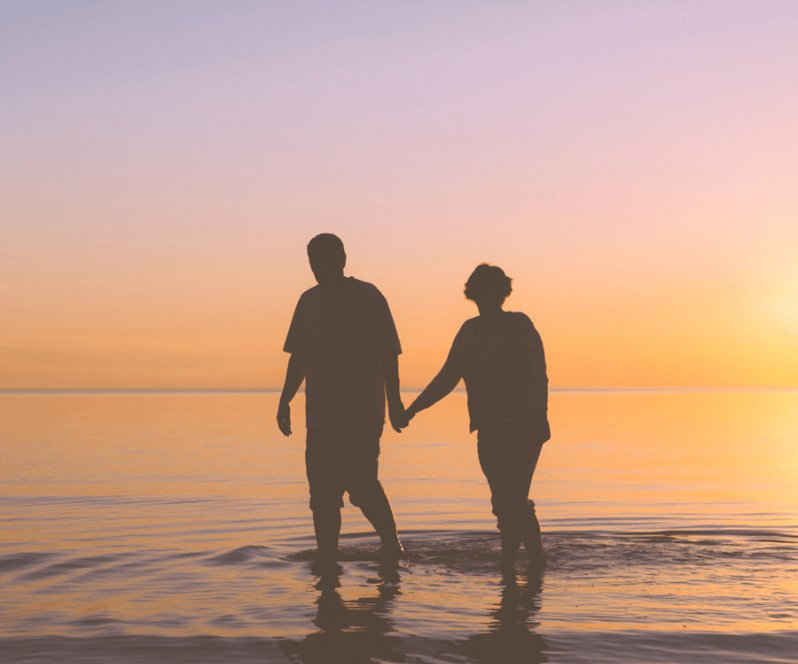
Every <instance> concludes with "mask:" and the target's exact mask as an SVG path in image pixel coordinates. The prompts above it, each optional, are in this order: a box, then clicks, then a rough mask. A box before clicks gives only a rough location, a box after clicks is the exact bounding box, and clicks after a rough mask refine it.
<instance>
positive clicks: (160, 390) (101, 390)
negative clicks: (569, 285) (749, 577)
mask: <svg viewBox="0 0 798 664" xmlns="http://www.w3.org/2000/svg"><path fill="white" fill-rule="evenodd" d="M423 389H424V388H420V387H403V388H401V391H402V392H421V391H422V390H423ZM796 390H798V385H794V386H785V385H736V386H735V385H729V386H717V385H715V386H689V385H679V386H673V385H672V386H650V385H649V386H639V387H631V386H625V387H609V386H591V387H584V386H580V387H550V388H549V392H561V393H568V392H571V393H573V392H750V391H770V392H790V391H796ZM453 391H454V392H465V391H466V388H465V387H458V388H456V389H455V390H453ZM280 392H282V388H279V387H19V388H15V387H10V388H0V395H3V394H8V395H12V394H43V395H44V394H279V393H280ZM304 392H305V390H304V389H300V390H299V391H298V393H303V394H304Z"/></svg>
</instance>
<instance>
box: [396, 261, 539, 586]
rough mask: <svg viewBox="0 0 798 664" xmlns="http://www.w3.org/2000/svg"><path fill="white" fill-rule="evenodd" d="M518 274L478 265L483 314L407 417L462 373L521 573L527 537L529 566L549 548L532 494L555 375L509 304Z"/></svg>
mask: <svg viewBox="0 0 798 664" xmlns="http://www.w3.org/2000/svg"><path fill="white" fill-rule="evenodd" d="M511 292H512V279H510V278H509V277H508V276H507V275H506V274H505V273H504V271H503V270H502V269H501V268H499V267H496V266H494V265H488V264H486V263H483V264H482V265H479V266H478V267H477V268H476V269H475V270H474V272H473V273H472V274H471V276H470V277H469V278H468V281H467V282H466V285H465V296H466V298H467V299H469V300H471V301H472V302H474V304H476V305H477V308H478V309H479V316H477V317H476V318H471V319H469V320H467V321H466V322H465V323H463V326H462V327H461V328H460V331H459V332H458V333H457V336H456V337H455V339H454V342H453V343H452V348H451V350H450V351H449V356H448V358H447V359H446V363H445V364H444V365H443V368H442V369H441V370H440V372H439V373H438V375H437V376H435V378H433V379H432V381H431V382H430V384H429V385H428V386H427V387H426V389H425V390H424V391H423V392H422V393H421V394H420V395H419V396H418V398H417V399H416V400H415V401H414V402H413V403H412V404H411V405H410V407H409V408H408V409H407V415H408V417H410V418H412V417H414V416H415V414H416V413H418V412H419V411H422V410H424V409H426V408H429V407H430V406H432V405H433V404H435V403H437V402H438V401H440V400H441V399H442V398H443V397H445V396H446V395H447V394H449V393H450V392H451V391H452V390H453V389H454V388H455V387H457V384H458V383H459V382H460V379H461V378H462V379H463V380H464V381H465V385H466V391H467V392H468V413H469V417H470V419H471V431H477V432H478V434H477V441H478V442H477V449H478V452H479V464H480V466H481V467H482V471H483V472H484V473H485V477H486V478H487V480H488V484H489V485H490V490H491V503H492V505H493V514H494V515H495V516H496V518H497V521H498V528H499V531H500V532H501V541H502V558H501V565H502V572H503V573H505V574H514V572H515V560H516V558H517V556H518V550H519V548H520V546H521V542H523V543H524V547H525V548H526V550H527V553H528V554H529V562H530V566H532V567H534V568H536V569H539V570H542V569H543V568H545V567H546V556H545V555H544V553H543V543H542V541H541V537H540V524H539V523H538V519H537V516H536V515H535V504H534V503H533V502H532V501H531V500H529V487H530V485H531V483H532V475H533V474H534V472H535V466H536V465H537V462H538V457H539V456H540V450H541V447H542V445H543V443H545V442H546V441H547V440H548V439H549V438H550V437H551V433H550V430H549V422H548V417H547V408H548V378H547V377H546V359H545V355H544V353H543V343H542V341H541V339H540V335H539V334H538V332H537V330H536V329H535V326H534V325H533V324H532V321H531V320H529V318H528V317H527V316H526V314H523V313H520V312H513V311H504V309H503V308H502V306H503V304H504V301H505V299H507V296H508V295H509V294H510V293H511Z"/></svg>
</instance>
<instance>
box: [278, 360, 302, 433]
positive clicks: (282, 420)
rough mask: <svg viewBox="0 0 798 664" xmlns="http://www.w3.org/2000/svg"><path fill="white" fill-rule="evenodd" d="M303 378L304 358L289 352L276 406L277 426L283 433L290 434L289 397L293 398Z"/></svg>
mask: <svg viewBox="0 0 798 664" xmlns="http://www.w3.org/2000/svg"><path fill="white" fill-rule="evenodd" d="M303 380H305V358H303V357H300V356H299V355H296V354H295V353H292V354H291V359H289V360H288V369H287V370H286V372H285V384H284V385H283V393H282V394H281V395H280V405H279V406H278V408H277V426H278V427H280V431H282V432H283V435H285V436H290V435H291V406H290V405H289V404H290V403H291V399H293V398H294V395H295V394H296V392H297V390H298V389H299V386H300V385H302V381H303Z"/></svg>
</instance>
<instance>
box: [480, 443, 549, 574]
mask: <svg viewBox="0 0 798 664" xmlns="http://www.w3.org/2000/svg"><path fill="white" fill-rule="evenodd" d="M478 441H479V442H478V451H479V462H480V466H481V467H482V472H483V473H484V474H485V477H486V478H487V480H488V484H489V485H490V489H491V503H492V505H493V514H494V515H495V516H496V518H497V521H498V528H499V531H500V532H501V537H502V570H503V571H504V572H510V571H511V570H514V565H515V560H516V558H517V557H518V550H519V548H520V545H521V542H523V543H524V547H525V548H526V550H527V553H528V554H529V559H530V564H532V565H534V566H535V567H543V566H545V555H544V554H543V543H542V540H541V536H540V524H539V523H538V520H537V516H536V514H535V510H534V503H533V502H532V501H530V500H529V488H530V485H531V483H532V475H533V474H534V472H535V467H536V465H537V461H538V457H539V456H540V447H541V446H540V445H535V444H530V443H528V442H526V441H525V440H524V439H523V437H522V436H520V435H518V433H517V432H514V431H503V432H489V433H486V432H482V431H480V432H479V439H478Z"/></svg>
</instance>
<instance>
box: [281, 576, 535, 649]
mask: <svg viewBox="0 0 798 664" xmlns="http://www.w3.org/2000/svg"><path fill="white" fill-rule="evenodd" d="M311 569H312V572H313V574H315V575H316V576H317V577H318V581H317V583H316V584H315V587H316V590H317V591H318V592H319V595H318V597H317V599H316V606H317V612H316V617H315V619H314V620H313V623H314V624H315V625H316V626H317V627H318V631H315V632H313V633H311V634H308V635H307V636H306V637H305V638H304V639H302V640H301V641H293V640H283V641H281V642H280V644H279V647H280V649H281V650H282V651H283V652H284V653H285V654H286V655H287V656H288V657H289V658H290V660H291V661H292V662H302V663H303V664H339V663H340V664H367V663H368V664H371V663H373V662H414V661H430V659H431V660H432V661H458V662H462V661H465V662H475V663H485V664H488V663H490V664H494V663H502V662H507V663H511V664H514V663H516V662H517V663H519V664H521V663H523V664H536V663H538V662H547V661H548V659H547V657H546V655H545V650H546V648H547V644H546V641H545V639H544V638H543V637H542V636H541V635H539V634H536V633H535V631H534V627H535V626H536V625H537V623H536V622H535V616H536V615H537V613H538V611H540V601H541V600H540V597H541V590H542V576H541V573H533V574H530V575H529V577H528V578H526V579H524V578H523V577H522V578H521V579H520V580H518V581H516V579H515V578H513V579H511V580H508V581H504V582H503V583H502V587H501V595H500V597H499V598H498V602H497V603H496V604H494V605H493V606H492V607H491V608H490V609H489V610H488V616H489V619H490V621H489V623H488V624H487V627H486V630H485V631H484V632H480V633H477V634H474V635H472V636H469V637H468V638H465V639H458V640H446V639H434V638H433V639H425V638H419V637H407V636H405V637H401V636H399V635H398V634H397V629H396V627H395V625H394V622H393V621H392V620H391V617H390V614H391V611H392V610H393V606H394V602H395V600H396V598H397V597H399V596H401V591H400V582H401V577H400V574H399V567H398V566H397V565H396V564H395V563H390V562H386V563H383V564H381V565H380V566H379V567H378V568H377V571H378V578H377V579H375V580H374V581H376V583H375V586H374V594H372V595H369V596H367V597H361V598H358V599H354V600H345V599H343V597H341V594H340V592H339V588H340V587H341V580H340V577H341V574H342V568H341V567H340V566H339V565H338V564H337V563H335V562H333V561H329V562H325V561H319V562H316V563H315V564H314V565H313V567H312V568H311Z"/></svg>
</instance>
